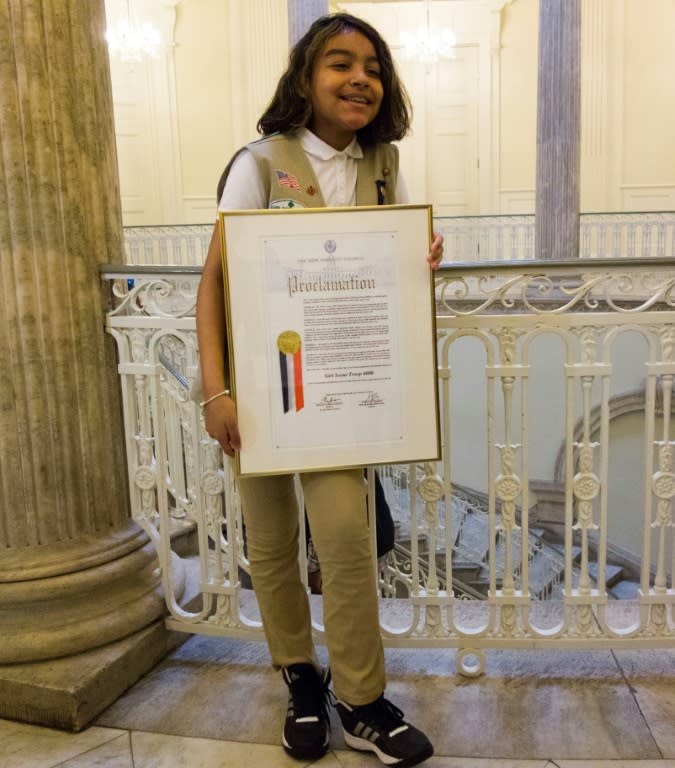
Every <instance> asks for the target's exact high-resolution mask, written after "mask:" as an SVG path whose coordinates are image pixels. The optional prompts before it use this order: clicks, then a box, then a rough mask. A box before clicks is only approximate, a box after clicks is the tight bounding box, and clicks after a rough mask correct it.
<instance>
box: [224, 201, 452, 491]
mask: <svg viewBox="0 0 675 768" xmlns="http://www.w3.org/2000/svg"><path fill="white" fill-rule="evenodd" d="M431 227H432V218H431V207H430V206H428V205H392V206H377V207H359V208H331V209H326V208H321V209H318V208H317V209H306V208H305V209H291V210H265V211H259V210H256V211H250V210H247V211H227V212H221V213H220V231H221V238H222V253H223V275H224V280H225V305H226V306H225V312H226V322H227V334H228V347H229V366H230V387H231V390H232V396H233V398H234V400H235V402H236V404H237V418H238V422H239V430H240V434H241V439H242V447H241V451H238V452H237V453H236V456H235V461H236V467H237V472H238V473H239V474H240V475H242V476H246V475H267V474H280V473H292V472H308V471H319V470H326V469H337V468H347V467H361V466H366V465H373V464H392V463H404V462H410V461H434V460H437V459H438V458H439V457H440V452H441V451H440V428H439V415H438V413H439V412H438V386H437V374H436V371H437V361H436V343H435V339H436V327H435V306H434V291H433V273H432V271H431V269H430V268H429V265H428V263H427V261H426V257H427V254H428V251H429V243H430V240H431V234H432V231H431Z"/></svg>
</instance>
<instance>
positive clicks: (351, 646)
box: [239, 469, 385, 706]
mask: <svg viewBox="0 0 675 768" xmlns="http://www.w3.org/2000/svg"><path fill="white" fill-rule="evenodd" d="M300 481H301V483H302V488H303V492H304V496H305V506H306V509H307V516H308V519H309V525H310V528H311V531H312V541H313V542H314V547H315V549H316V553H317V555H318V556H319V562H320V563H321V575H322V579H323V605H324V626H325V630H326V644H327V646H328V654H329V657H330V665H331V672H332V675H333V686H334V688H335V693H336V695H337V696H338V698H340V699H342V700H344V701H346V702H348V703H349V704H353V705H357V706H358V705H361V704H368V703H369V702H371V701H373V700H375V699H376V698H377V697H378V696H379V695H380V694H381V693H382V692H383V691H384V687H385V673H384V653H383V649H382V638H381V635H380V625H379V616H378V605H377V591H376V584H375V573H374V569H373V562H372V553H371V550H370V541H369V536H368V522H367V519H366V505H365V495H366V485H365V482H364V479H363V471H362V470H359V469H355V470H344V471H332V472H312V473H307V474H303V475H301V476H300ZM239 492H240V495H241V499H242V506H243V513H244V520H245V522H246V538H247V544H248V557H249V561H250V564H251V577H252V579H253V588H254V589H255V591H256V596H257V598H258V604H259V605H260V611H261V614H262V619H263V627H264V630H265V636H266V638H267V643H268V645H269V649H270V653H271V655H272V663H273V664H275V665H276V666H286V665H288V664H295V663H298V662H310V663H313V662H315V658H316V656H315V652H314V645H313V643H312V629H311V621H310V612H309V599H308V596H307V591H306V589H305V587H304V586H303V584H302V581H301V578H300V569H299V567H298V540H299V514H298V504H297V498H296V495H295V491H294V486H293V476H292V475H279V476H273V477H253V478H251V477H248V478H239Z"/></svg>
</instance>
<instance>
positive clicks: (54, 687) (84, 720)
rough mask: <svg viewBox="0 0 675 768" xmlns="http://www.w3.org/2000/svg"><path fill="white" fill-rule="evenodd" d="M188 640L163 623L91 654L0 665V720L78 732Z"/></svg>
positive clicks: (158, 623)
mask: <svg viewBox="0 0 675 768" xmlns="http://www.w3.org/2000/svg"><path fill="white" fill-rule="evenodd" d="M189 637H190V635H189V634H184V633H182V632H170V631H169V630H167V629H166V628H165V626H164V620H163V619H160V620H158V621H155V622H154V623H153V624H151V625H150V626H148V627H146V628H145V629H142V630H140V631H139V632H135V633H134V634H132V635H130V636H129V637H126V638H124V639H123V640H118V641H116V642H114V643H110V644H109V645H106V646H103V647H101V648H96V649H94V650H92V651H86V652H84V653H78V654H76V655H74V656H68V657H65V658H61V659H54V660H52V661H39V662H32V663H24V664H11V665H0V717H2V718H6V719H9V720H20V721H21V722H24V723H32V724H34V725H45V726H50V727H52V728H62V729H64V730H68V731H81V730H82V729H83V728H85V727H86V726H87V725H88V724H89V723H90V722H91V721H92V720H93V718H94V717H96V715H98V714H99V713H100V712H102V711H103V710H104V709H105V708H106V707H107V706H109V705H110V704H112V703H113V701H115V699H117V698H118V697H119V696H121V694H122V693H124V691H126V690H127V689H128V688H130V687H131V686H132V685H133V684H134V683H135V682H136V681H137V680H138V679H139V678H141V677H142V676H143V675H144V674H146V672H149V671H150V670H151V669H152V667H154V666H155V664H157V663H158V662H159V661H160V660H161V659H162V658H163V657H164V656H165V655H166V654H167V653H169V652H170V651H172V650H173V649H174V648H176V647H177V646H178V645H180V644H181V643H183V642H184V641H185V640H187V639H188V638H189Z"/></svg>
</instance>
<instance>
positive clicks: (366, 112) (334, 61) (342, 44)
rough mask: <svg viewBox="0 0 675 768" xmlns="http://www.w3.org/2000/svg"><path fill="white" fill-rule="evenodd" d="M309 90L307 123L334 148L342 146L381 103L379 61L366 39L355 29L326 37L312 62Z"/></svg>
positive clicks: (366, 122)
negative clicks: (310, 108)
mask: <svg viewBox="0 0 675 768" xmlns="http://www.w3.org/2000/svg"><path fill="white" fill-rule="evenodd" d="M310 91H311V92H310V100H311V102H312V118H311V120H310V121H309V123H308V125H307V127H308V128H309V130H310V131H312V133H314V134H316V135H317V136H318V137H319V138H320V139H322V140H323V141H325V142H326V143H327V144H330V145H331V146H332V147H335V149H340V150H342V149H344V148H345V147H346V146H347V144H349V142H350V141H351V140H352V138H353V137H354V134H355V133H356V131H358V130H359V129H361V128H364V127H365V126H366V125H368V124H369V123H370V122H372V121H373V120H374V119H375V117H376V115H377V113H378V112H379V110H380V105H381V104H382V96H383V88H382V81H381V80H380V64H379V62H378V60H377V55H376V53H375V48H374V47H373V44H372V43H371V42H370V40H368V38H367V37H366V36H365V35H362V34H361V33H360V32H357V31H356V30H346V31H345V32H341V33H340V34H338V35H334V36H333V37H330V38H329V39H328V40H327V41H326V44H325V45H324V47H323V49H322V50H321V52H320V53H319V55H318V56H317V59H316V62H315V63H314V69H313V71H312V78H311V83H310Z"/></svg>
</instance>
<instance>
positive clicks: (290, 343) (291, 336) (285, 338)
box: [277, 331, 300, 355]
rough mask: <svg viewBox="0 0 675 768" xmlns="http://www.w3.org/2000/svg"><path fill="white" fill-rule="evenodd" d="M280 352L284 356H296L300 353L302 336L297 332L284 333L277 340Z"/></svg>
mask: <svg viewBox="0 0 675 768" xmlns="http://www.w3.org/2000/svg"><path fill="white" fill-rule="evenodd" d="M277 347H279V352H281V353H283V354H284V355H294V354H295V353H296V352H299V351H300V334H299V333H296V332H295V331H284V332H283V333H280V334H279V338H278V339H277Z"/></svg>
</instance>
